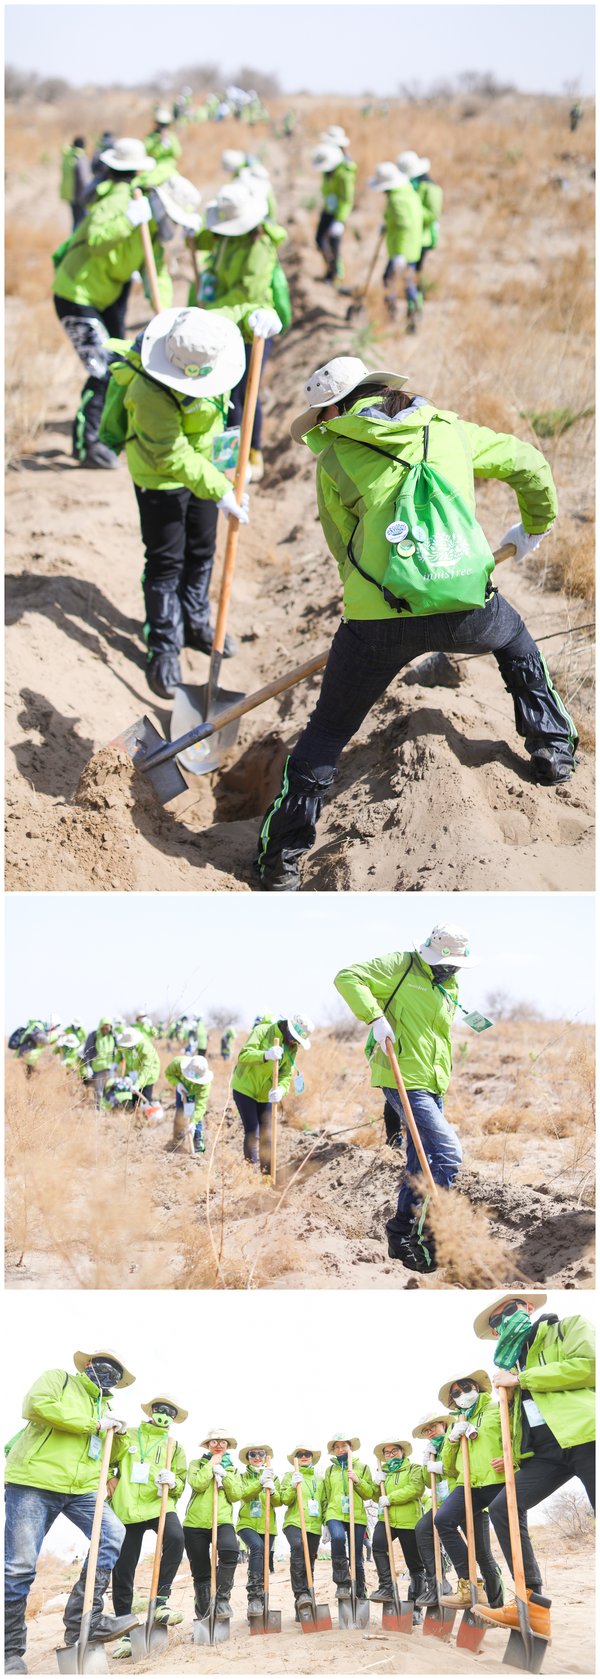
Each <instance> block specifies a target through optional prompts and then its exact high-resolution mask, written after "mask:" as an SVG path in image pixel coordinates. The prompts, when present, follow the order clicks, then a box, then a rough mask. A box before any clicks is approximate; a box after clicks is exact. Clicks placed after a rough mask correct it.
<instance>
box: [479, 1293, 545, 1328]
mask: <svg viewBox="0 0 600 1679" xmlns="http://www.w3.org/2000/svg"><path fill="white" fill-rule="evenodd" d="M547 1299H548V1295H547V1294H538V1293H535V1294H532V1292H531V1289H530V1288H512V1289H511V1290H510V1293H509V1294H501V1295H500V1299H499V1300H492V1301H491V1302H490V1305H489V1306H486V1307H485V1308H484V1310H483V1312H479V1314H478V1316H477V1317H476V1319H475V1322H474V1324H473V1328H474V1330H475V1334H476V1336H477V1338H478V1340H479V1341H493V1340H494V1339H495V1337H494V1331H493V1329H490V1318H491V1317H492V1316H494V1315H495V1313H496V1312H501V1311H502V1307H503V1306H508V1304H509V1301H510V1300H524V1301H525V1303H526V1305H527V1306H534V1307H535V1310H536V1311H537V1310H538V1308H539V1307H540V1306H545V1304H546V1301H547Z"/></svg>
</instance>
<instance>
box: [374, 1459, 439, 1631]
mask: <svg viewBox="0 0 600 1679" xmlns="http://www.w3.org/2000/svg"><path fill="white" fill-rule="evenodd" d="M374 1449H375V1457H376V1458H377V1463H378V1468H377V1469H376V1470H375V1473H374V1475H373V1481H374V1483H375V1486H376V1487H378V1488H379V1519H378V1521H377V1522H376V1524H375V1528H374V1531H373V1560H374V1563H375V1567H376V1569H377V1580H378V1585H377V1589H376V1591H374V1592H371V1594H370V1601H371V1603H390V1602H393V1598H394V1592H393V1582H392V1572H391V1567H390V1555H389V1550H388V1543H387V1535H386V1530H385V1524H384V1522H383V1521H382V1514H381V1513H382V1510H383V1508H384V1507H385V1509H387V1510H389V1519H390V1528H391V1535H392V1540H394V1539H398V1540H399V1542H400V1549H401V1551H402V1555H403V1557H404V1561H405V1563H406V1566H407V1568H408V1572H409V1574H410V1586H409V1589H408V1598H409V1602H410V1603H413V1604H414V1605H415V1608H416V1607H417V1605H418V1604H419V1600H420V1596H421V1592H422V1590H423V1586H424V1583H425V1575H424V1573H423V1564H422V1562H421V1555H420V1551H419V1546H418V1543H417V1537H416V1532H415V1529H416V1526H417V1522H418V1521H419V1518H420V1515H421V1499H422V1497H423V1493H424V1492H425V1489H426V1487H427V1480H426V1477H425V1473H424V1470H423V1469H422V1468H421V1467H420V1465H419V1464H417V1463H411V1457H410V1454H411V1451H412V1446H411V1443H410V1440H393V1441H392V1442H391V1443H390V1442H389V1441H388V1443H387V1444H384V1443H383V1442H381V1443H380V1444H379V1445H378V1446H375V1448H374ZM417 1617H418V1618H419V1619H420V1612H419V1610H418V1609H417Z"/></svg>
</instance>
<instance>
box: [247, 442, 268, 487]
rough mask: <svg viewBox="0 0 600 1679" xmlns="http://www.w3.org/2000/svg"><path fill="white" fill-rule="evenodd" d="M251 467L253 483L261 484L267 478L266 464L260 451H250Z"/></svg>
mask: <svg viewBox="0 0 600 1679" xmlns="http://www.w3.org/2000/svg"><path fill="white" fill-rule="evenodd" d="M250 466H251V468H252V472H251V474H250V476H251V480H252V483H253V484H260V482H261V479H262V478H264V476H265V463H264V460H263V456H262V452H261V450H260V449H251V450H250Z"/></svg>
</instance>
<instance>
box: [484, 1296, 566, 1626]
mask: <svg viewBox="0 0 600 1679" xmlns="http://www.w3.org/2000/svg"><path fill="white" fill-rule="evenodd" d="M546 1298H547V1296H546V1295H545V1294H539V1293H534V1294H530V1293H529V1292H528V1291H527V1290H524V1291H519V1290H517V1289H515V1290H514V1291H512V1292H511V1293H510V1294H504V1295H502V1297H501V1299H499V1300H495V1301H493V1302H492V1304H491V1305H490V1306H486V1307H485V1309H484V1310H483V1311H482V1312H480V1313H479V1315H478V1317H477V1318H476V1319H475V1325H474V1328H475V1334H476V1335H478V1336H479V1338H480V1339H481V1340H483V1341H495V1342H496V1348H495V1351H494V1364H495V1366H496V1368H495V1371H494V1387H495V1388H496V1389H498V1388H500V1387H504V1388H506V1389H508V1393H509V1398H511V1399H512V1429H513V1442H514V1454H515V1460H516V1462H517V1464H518V1469H517V1473H516V1475H515V1486H516V1492H517V1505H518V1509H519V1518H520V1519H519V1527H520V1530H521V1542H522V1546H523V1565H524V1572H525V1585H526V1587H527V1596H528V1598H529V1614H530V1620H531V1625H532V1630H533V1631H534V1632H538V1633H542V1634H543V1635H544V1636H545V1637H547V1638H549V1636H550V1601H549V1599H548V1598H547V1597H544V1596H543V1589H544V1588H543V1581H542V1575H541V1570H540V1567H539V1564H538V1562H537V1558H536V1557H535V1556H534V1553H533V1548H532V1545H531V1540H530V1538H529V1534H528V1532H527V1511H528V1510H532V1509H534V1507H535V1506H536V1505H538V1504H541V1503H542V1501H543V1500H544V1499H545V1498H549V1496H550V1494H551V1493H553V1492H556V1491H557V1489H558V1487H563V1486H564V1485H565V1482H566V1481H570V1480H571V1478H572V1477H573V1476H576V1477H577V1479H578V1480H580V1481H581V1482H582V1485H583V1487H584V1488H585V1491H586V1493H587V1496H588V1498H589V1501H590V1504H591V1506H592V1509H595V1498H596V1478H595V1471H596V1450H595V1439H596V1347H595V1334H594V1329H593V1327H592V1325H591V1324H590V1323H588V1322H587V1321H586V1319H585V1318H583V1317H580V1316H579V1315H577V1314H574V1315H573V1316H571V1317H566V1318H558V1316H557V1315H556V1313H555V1312H543V1313H542V1314H541V1315H539V1308H540V1306H543V1305H545V1302H546ZM534 1313H537V1314H538V1315H537V1316H535V1317H534ZM489 1510H490V1520H491V1522H492V1525H493V1527H494V1529H495V1532H496V1536H497V1539H498V1542H499V1544H500V1546H501V1548H502V1551H503V1553H504V1556H505V1557H506V1560H507V1563H508V1565H509V1568H510V1569H511V1570H512V1566H513V1564H512V1553H511V1546H510V1534H509V1527H508V1513H507V1506H506V1493H505V1492H498V1493H497V1494H496V1497H495V1498H494V1499H493V1500H492V1502H491V1503H490V1507H489ZM485 1620H486V1623H487V1622H488V1621H489V1622H491V1623H492V1624H493V1625H495V1626H501V1627H518V1625H519V1618H518V1610H517V1606H516V1601H515V1600H514V1599H513V1600H512V1602H510V1603H508V1604H506V1605H505V1607H504V1608H503V1609H498V1610H494V1611H492V1610H489V1609H486V1611H485Z"/></svg>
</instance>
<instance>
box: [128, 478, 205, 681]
mask: <svg viewBox="0 0 600 1679" xmlns="http://www.w3.org/2000/svg"><path fill="white" fill-rule="evenodd" d="M134 489H135V493H136V497H137V504H138V507H139V511H140V525H141V529H142V541H143V544H144V548H145V551H146V564H145V566H144V575H143V587H144V602H145V606H146V625H145V630H144V634H145V637H146V641H147V644H148V649H149V651H151V652H152V653H179V652H180V649H181V648H182V647H184V646H186V645H187V646H189V645H193V638H194V633H195V632H196V631H199V632H202V631H203V630H204V631H205V630H206V629H207V628H208V626H209V625H210V606H209V600H208V591H209V588H210V580H211V576H212V568H213V560H214V554H215V543H216V539H217V519H218V510H217V505H216V502H214V501H199V500H198V497H197V496H195V495H192V492H191V490H184V489H178V490H142V489H141V488H140V486H139V485H138V484H135V485H134Z"/></svg>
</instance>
